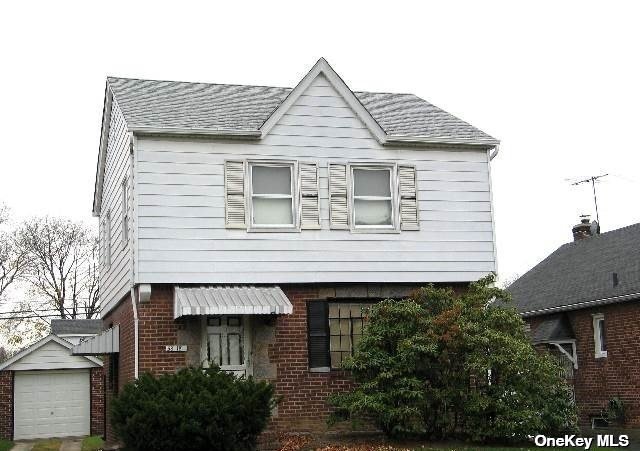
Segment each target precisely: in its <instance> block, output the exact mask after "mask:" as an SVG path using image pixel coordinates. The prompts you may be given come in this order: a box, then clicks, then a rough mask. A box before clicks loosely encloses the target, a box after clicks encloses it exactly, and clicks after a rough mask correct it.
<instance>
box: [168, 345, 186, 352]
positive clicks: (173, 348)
mask: <svg viewBox="0 0 640 451" xmlns="http://www.w3.org/2000/svg"><path fill="white" fill-rule="evenodd" d="M164 349H165V351H167V352H187V345H170V346H165V348H164Z"/></svg>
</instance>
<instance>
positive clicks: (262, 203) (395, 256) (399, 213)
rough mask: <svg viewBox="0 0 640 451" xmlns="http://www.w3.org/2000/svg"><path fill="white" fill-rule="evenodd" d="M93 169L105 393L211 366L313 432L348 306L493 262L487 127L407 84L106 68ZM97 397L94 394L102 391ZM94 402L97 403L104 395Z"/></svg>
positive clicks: (314, 72)
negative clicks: (255, 385)
mask: <svg viewBox="0 0 640 451" xmlns="http://www.w3.org/2000/svg"><path fill="white" fill-rule="evenodd" d="M103 114H104V115H103V123H102V136H101V139H100V150H99V157H98V163H97V171H96V183H95V197H94V204H93V212H94V215H95V216H97V217H98V218H99V220H100V239H101V241H100V242H101V272H100V296H101V305H102V319H103V321H104V329H105V332H104V333H103V334H102V335H101V336H99V337H97V338H95V339H94V340H90V341H87V342H84V343H82V344H80V345H78V346H76V347H75V352H76V353H79V354H95V353H102V354H105V355H107V356H108V359H107V360H108V365H107V367H108V377H107V388H108V390H109V392H108V393H113V392H115V391H117V390H118V387H119V386H122V384H124V383H126V382H128V381H131V380H133V379H134V378H135V377H137V375H138V374H141V373H142V372H147V371H148V372H153V373H163V372H174V371H176V369H178V368H181V367H184V366H187V365H201V364H202V365H209V364H212V363H213V364H217V365H219V366H220V367H222V368H223V369H225V370H229V371H234V372H236V373H237V374H244V375H253V376H255V377H259V378H263V379H268V380H270V381H272V382H273V384H274V385H275V387H276V391H277V393H278V394H279V395H281V396H282V402H281V403H280V405H279V407H278V409H277V412H276V413H275V416H274V419H273V428H275V429H276V430H277V429H278V428H279V427H283V428H286V429H287V430H316V429H322V428H324V427H325V420H326V415H327V414H328V412H329V408H328V406H327V404H326V403H325V399H326V397H327V395H329V394H330V393H332V392H335V391H337V390H346V389H348V387H349V386H350V384H351V381H350V379H349V376H348V374H345V373H344V372H343V371H341V370H340V363H341V361H342V359H343V358H344V357H345V356H348V355H350V354H351V353H352V352H353V349H354V346H355V345H356V344H357V343H358V340H359V338H360V336H361V334H362V326H363V319H362V306H364V305H368V304H371V303H374V302H376V301H378V300H380V299H383V298H387V297H402V296H405V295H407V294H409V293H410V292H411V290H412V289H415V288H416V287H419V286H422V285H424V284H427V283H436V284H445V285H449V286H454V287H456V288H459V289H464V287H465V286H467V285H468V284H469V282H472V281H475V280H477V279H478V278H480V277H483V276H485V275H487V274H488V273H490V272H493V271H495V270H496V253H495V236H494V226H493V215H492V210H493V207H492V203H491V181H490V160H491V158H492V155H494V154H495V152H496V151H497V146H498V141H497V140H496V139H494V138H492V137H491V136H489V135H487V134H485V133H484V132H482V131H480V130H478V129H476V128H475V127H473V126H471V125H469V124H468V123H466V122H464V121H462V120H460V119H458V118H457V117H454V116H453V115H451V114H449V113H447V112H445V111H443V110H441V109H439V108H437V107H435V106H433V105H432V104H430V103H428V102H426V101H425V100H422V99H421V98H419V97H417V96H415V95H412V94H390V93H373V92H359V91H352V90H351V89H350V88H349V87H348V86H347V85H346V84H345V82H344V81H343V80H342V78H341V77H340V76H339V75H338V74H337V73H336V72H335V71H334V70H333V69H332V68H331V67H330V66H329V64H328V63H327V62H326V61H325V60H324V59H320V60H319V61H318V62H317V63H316V64H315V65H314V66H313V68H312V69H311V70H310V71H309V72H308V73H307V74H306V75H305V76H304V78H302V80H300V82H299V83H298V84H297V85H296V87H295V88H293V89H289V88H275V87H265V86H241V85H225V84H208V83H184V82H170V81H154V80H137V79H124V78H108V79H107V86H106V92H105V102H104V113H103ZM108 398H109V394H108V396H107V399H108ZM107 402H108V401H107Z"/></svg>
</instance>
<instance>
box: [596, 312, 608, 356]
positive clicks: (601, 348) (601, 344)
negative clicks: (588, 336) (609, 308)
mask: <svg viewBox="0 0 640 451" xmlns="http://www.w3.org/2000/svg"><path fill="white" fill-rule="evenodd" d="M593 341H594V342H595V356H596V358H601V357H606V356H607V337H606V335H605V328H604V315H603V314H601V313H598V314H596V315H593Z"/></svg>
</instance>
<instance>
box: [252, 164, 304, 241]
mask: <svg viewBox="0 0 640 451" xmlns="http://www.w3.org/2000/svg"><path fill="white" fill-rule="evenodd" d="M293 173H294V172H293V164H291V163H249V174H250V180H251V192H250V196H251V227H253V228H275V229H279V228H294V227H296V215H295V202H294V199H295V196H294V191H295V190H294V187H295V184H294V177H293Z"/></svg>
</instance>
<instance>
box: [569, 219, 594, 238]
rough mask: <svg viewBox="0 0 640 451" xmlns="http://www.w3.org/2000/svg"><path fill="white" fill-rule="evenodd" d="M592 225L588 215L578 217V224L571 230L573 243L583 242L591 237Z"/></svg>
mask: <svg viewBox="0 0 640 451" xmlns="http://www.w3.org/2000/svg"><path fill="white" fill-rule="evenodd" d="M592 230H593V228H592V224H591V220H590V218H589V215H581V216H580V224H576V225H574V226H573V228H572V229H571V232H572V233H573V241H578V240H583V239H585V238H589V237H590V236H591V235H592Z"/></svg>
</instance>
